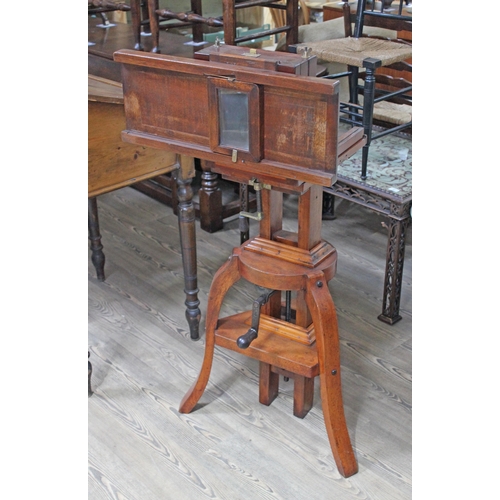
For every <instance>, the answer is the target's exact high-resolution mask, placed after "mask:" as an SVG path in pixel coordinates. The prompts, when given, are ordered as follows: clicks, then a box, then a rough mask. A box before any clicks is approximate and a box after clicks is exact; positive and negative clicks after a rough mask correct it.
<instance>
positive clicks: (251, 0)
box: [222, 0, 299, 46]
mask: <svg viewBox="0 0 500 500" xmlns="http://www.w3.org/2000/svg"><path fill="white" fill-rule="evenodd" d="M258 6H261V7H267V8H269V9H271V13H274V15H273V18H274V19H275V24H276V26H275V27H274V28H271V29H269V30H263V31H261V32H260V33H257V34H255V33H252V34H251V35H246V36H240V37H238V36H236V11H237V10H240V9H245V8H249V7H258ZM276 13H279V14H282V13H284V16H283V15H281V16H278V17H279V18H280V19H283V24H281V23H277V22H276V19H278V17H277V15H276ZM222 18H223V20H224V42H225V43H226V44H228V45H238V44H240V43H243V42H247V41H249V40H253V39H255V38H263V37H267V36H271V35H276V34H280V33H285V34H286V45H287V46H289V45H293V44H296V43H297V42H298V29H299V0H285V1H284V2H281V1H279V0H222ZM278 24H280V25H278Z"/></svg>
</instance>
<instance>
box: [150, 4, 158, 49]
mask: <svg viewBox="0 0 500 500" xmlns="http://www.w3.org/2000/svg"><path fill="white" fill-rule="evenodd" d="M158 6H159V1H158V0H148V13H149V27H150V29H151V38H152V39H153V48H152V49H151V52H154V53H159V52H160V47H159V45H160V21H159V18H158V14H156V11H157V10H158Z"/></svg>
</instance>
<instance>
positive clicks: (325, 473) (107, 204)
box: [88, 188, 412, 500]
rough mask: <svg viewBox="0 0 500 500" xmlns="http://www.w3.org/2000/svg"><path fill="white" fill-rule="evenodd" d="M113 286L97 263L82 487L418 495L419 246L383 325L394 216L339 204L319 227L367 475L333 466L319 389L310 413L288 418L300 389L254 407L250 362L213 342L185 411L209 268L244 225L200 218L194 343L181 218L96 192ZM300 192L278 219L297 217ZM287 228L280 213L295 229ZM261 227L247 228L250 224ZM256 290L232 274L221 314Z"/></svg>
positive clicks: (156, 495) (245, 302)
mask: <svg viewBox="0 0 500 500" xmlns="http://www.w3.org/2000/svg"><path fill="white" fill-rule="evenodd" d="M98 205H99V217H100V224H101V232H102V235H103V245H104V251H105V254H106V267H105V271H106V281H105V282H103V283H101V282H98V281H97V280H96V278H95V270H94V268H93V266H92V263H91V261H90V253H89V263H88V273H89V278H88V313H89V320H88V334H89V339H88V344H89V350H90V353H91V358H90V359H91V361H92V364H93V369H94V372H93V378H92V380H93V389H94V394H93V395H92V397H90V398H89V400H88V464H89V468H88V492H89V498H90V499H92V500H100V499H130V500H157V499H170V498H172V499H173V498H175V499H183V500H184V499H186V500H195V499H201V498H217V499H219V498H220V499H231V500H235V499H242V500H247V499H248V500H250V499H252V500H253V499H286V500H290V499H300V500H301V499H312V500H316V499H317V500H324V499H336V500H342V499H353V498H356V499H380V500H392V499H394V500H405V499H410V498H411V490H412V476H411V470H412V462H411V456H412V455H411V423H412V406H411V405H412V392H411V373H412V367H411V362H412V356H411V352H412V351H411V332H412V306H411V304H412V289H411V276H412V244H411V228H410V230H409V236H408V241H407V248H406V259H405V269H404V275H403V293H402V300H401V314H402V316H403V320H402V321H400V322H399V323H397V324H396V325H393V326H389V325H386V324H384V323H382V322H380V321H379V320H377V315H378V314H379V313H380V312H381V295H382V285H383V277H384V264H385V252H386V229H385V227H384V224H385V219H384V218H383V217H382V216H379V215H377V214H374V213H372V212H370V211H368V210H366V209H364V208H362V207H359V206H357V205H355V204H353V203H349V202H347V201H341V200H338V201H337V205H336V214H337V218H336V220H334V221H324V222H323V237H324V238H325V239H326V240H328V241H330V242H331V243H332V244H334V245H335V247H336V248H337V251H338V254H339V258H338V271H337V275H336V276H335V278H334V279H333V280H332V281H331V282H330V290H331V293H332V296H333V299H334V302H335V305H336V307H337V312H338V316H339V328H340V339H341V360H342V369H343V372H342V377H343V378H342V384H343V395H344V404H345V413H346V419H347V424H348V428H349V432H350V435H351V440H352V443H353V447H354V451H355V454H356V457H357V460H358V462H359V472H358V474H356V475H354V476H352V477H350V478H348V479H345V478H343V477H342V476H340V474H339V473H338V471H337V468H336V466H335V462H334V460H333V457H332V454H331V450H330V447H329V443H328V438H327V436H326V430H325V427H324V421H323V414H322V411H321V400H320V395H319V383H318V380H316V384H315V399H314V406H313V408H312V410H311V411H310V412H309V414H308V415H307V416H306V417H305V418H304V419H303V420H301V419H298V418H295V417H294V416H293V414H292V401H293V383H292V381H290V382H284V381H283V380H281V381H280V394H279V396H278V398H277V399H276V400H275V401H274V403H273V404H272V405H271V406H269V407H266V406H263V405H260V404H259V402H258V366H257V362H256V361H254V360H252V359H249V358H246V357H245V356H243V355H240V354H238V353H233V352H230V351H226V350H223V349H218V348H217V349H216V354H215V359H214V365H213V369H212V373H211V377H210V382H209V384H208V387H207V390H206V391H205V393H204V395H203V396H202V398H201V400H200V403H201V405H200V407H199V408H198V409H197V410H196V411H194V412H192V413H191V414H189V415H182V414H180V413H178V411H177V408H178V406H179V403H180V401H181V399H182V397H183V395H184V394H185V393H186V391H187V390H188V388H189V387H190V386H191V384H192V382H193V381H194V379H195V378H196V377H197V375H198V371H199V368H200V367H201V362H202V357H203V352H204V345H205V342H204V335H203V328H204V321H203V320H204V317H205V312H206V309H205V308H206V303H207V294H208V290H209V287H210V282H211V278H212V276H213V275H214V273H215V272H216V270H217V269H218V268H219V266H220V265H221V264H222V263H223V262H224V261H225V260H226V259H227V257H228V256H229V254H230V252H231V249H232V247H233V246H235V245H237V244H238V241H239V234H238V223H237V220H232V221H227V222H226V223H225V226H224V229H223V230H222V231H219V232H217V233H214V234H209V233H206V232H204V231H201V230H200V227H199V224H198V223H197V228H196V229H197V244H198V246H197V250H198V280H199V283H198V284H199V288H200V294H199V297H200V301H201V306H200V307H201V310H202V315H203V319H202V324H201V331H202V338H201V340H199V341H198V342H193V341H192V340H190V338H189V332H188V330H187V323H186V320H185V317H184V310H185V307H184V294H183V275H182V263H181V255H180V246H179V237H178V231H177V219H176V217H175V216H174V215H173V213H172V210H171V209H170V208H169V207H166V206H164V205H162V204H160V203H158V202H156V201H154V200H152V199H150V198H148V197H147V196H145V195H143V194H141V193H139V192H137V191H136V190H134V189H132V188H125V189H121V190H118V191H116V192H114V193H110V194H107V195H103V196H100V197H99V198H98ZM294 206H295V200H294V198H293V196H287V199H286V209H285V214H286V215H287V217H288V216H290V217H292V214H293V210H294ZM289 221H290V224H292V222H291V218H290V219H288V218H287V224H288V223H289ZM255 231H256V227H255V226H254V225H253V226H252V234H254V233H255ZM257 294H258V291H257V290H256V289H255V288H254V287H253V285H250V284H248V283H244V282H243V283H241V282H240V283H238V284H237V285H236V286H235V287H234V289H233V291H232V293H231V294H229V295H228V296H227V297H226V300H225V302H224V306H223V311H222V314H223V315H226V314H231V313H234V312H240V311H242V310H247V309H249V308H250V307H251V303H252V300H253V299H254V298H255V297H256V296H257Z"/></svg>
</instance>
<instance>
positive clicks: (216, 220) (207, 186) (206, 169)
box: [198, 161, 224, 233]
mask: <svg viewBox="0 0 500 500" xmlns="http://www.w3.org/2000/svg"><path fill="white" fill-rule="evenodd" d="M201 166H202V173H201V188H200V190H199V192H198V195H199V197H200V227H201V228H202V229H203V231H207V232H208V233H215V232H216V231H219V230H220V229H222V227H223V225H224V223H223V219H222V191H221V190H220V188H219V181H218V179H219V175H218V174H215V173H214V172H212V171H210V162H207V161H202V162H201Z"/></svg>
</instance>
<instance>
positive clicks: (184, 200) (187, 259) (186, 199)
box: [88, 76, 201, 340]
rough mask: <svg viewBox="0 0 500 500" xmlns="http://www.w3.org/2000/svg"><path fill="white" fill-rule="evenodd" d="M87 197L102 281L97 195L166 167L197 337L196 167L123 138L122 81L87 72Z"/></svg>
mask: <svg viewBox="0 0 500 500" xmlns="http://www.w3.org/2000/svg"><path fill="white" fill-rule="evenodd" d="M88 93H89V96H88V99H89V109H88V126H89V133H88V142H89V155H88V165H89V166H88V176H89V178H88V196H89V238H90V242H91V250H92V261H93V262H94V265H95V267H96V272H97V276H98V279H100V280H101V281H102V280H104V254H103V251H102V248H103V247H102V244H101V235H100V234H99V223H98V213H97V202H96V197H97V196H98V195H101V194H103V193H107V192H110V191H113V190H115V189H119V188H122V187H124V186H130V185H133V184H134V183H136V182H138V181H140V180H142V179H148V178H151V177H155V176H158V175H160V174H164V173H167V172H173V171H175V172H176V175H177V181H178V184H179V190H178V196H179V232H180V239H181V246H182V249H183V251H182V260H183V265H184V281H185V293H186V308H187V309H186V319H187V321H188V324H189V329H190V333H191V338H192V339H193V340H196V339H197V338H199V322H200V314H201V313H200V309H199V300H198V288H197V279H196V240H195V228H194V215H193V210H194V209H193V206H192V190H191V189H190V182H191V179H192V177H193V175H194V166H193V162H192V160H190V159H189V158H184V157H178V155H176V154H173V153H165V152H163V151H158V150H155V149H151V148H147V147H142V146H132V145H129V144H125V143H123V141H122V139H121V132H122V130H123V129H124V128H125V114H124V109H123V90H122V86H121V84H118V83H116V82H112V81H108V80H104V79H101V78H96V77H91V76H89V92H88Z"/></svg>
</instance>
